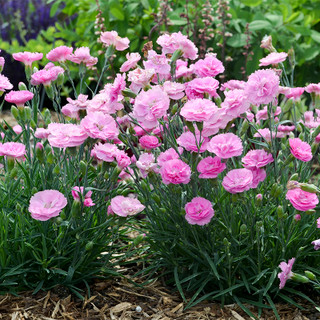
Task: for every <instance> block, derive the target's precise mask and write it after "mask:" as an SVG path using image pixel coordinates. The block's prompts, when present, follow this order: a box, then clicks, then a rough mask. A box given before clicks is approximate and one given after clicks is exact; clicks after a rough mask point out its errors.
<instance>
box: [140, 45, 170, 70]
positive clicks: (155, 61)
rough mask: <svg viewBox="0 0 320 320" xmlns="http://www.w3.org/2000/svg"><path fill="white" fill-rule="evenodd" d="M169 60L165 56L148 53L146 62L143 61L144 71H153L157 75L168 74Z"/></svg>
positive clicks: (152, 52)
mask: <svg viewBox="0 0 320 320" xmlns="http://www.w3.org/2000/svg"><path fill="white" fill-rule="evenodd" d="M169 61H170V60H169V59H168V58H167V57H166V55H165V54H157V53H156V52H155V51H154V50H149V51H148V60H147V61H143V65H144V67H145V69H153V70H154V72H155V73H158V74H169V73H170V65H169Z"/></svg>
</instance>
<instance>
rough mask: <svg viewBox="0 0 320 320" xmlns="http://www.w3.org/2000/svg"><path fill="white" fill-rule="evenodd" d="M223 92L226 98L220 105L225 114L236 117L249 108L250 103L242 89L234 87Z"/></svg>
mask: <svg viewBox="0 0 320 320" xmlns="http://www.w3.org/2000/svg"><path fill="white" fill-rule="evenodd" d="M224 94H225V96H226V98H225V99H224V101H223V102H222V103H221V107H222V108H223V109H225V113H226V114H227V115H229V116H231V117H233V118H237V117H239V116H240V115H241V114H243V113H245V112H246V111H247V110H248V109H249V107H250V103H249V101H248V97H247V96H246V94H245V92H244V90H240V89H234V90H230V91H226V92H225V93H224Z"/></svg>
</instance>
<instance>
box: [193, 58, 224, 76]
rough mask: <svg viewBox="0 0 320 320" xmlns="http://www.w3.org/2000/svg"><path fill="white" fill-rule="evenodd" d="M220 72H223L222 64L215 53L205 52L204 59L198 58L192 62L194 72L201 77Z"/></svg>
mask: <svg viewBox="0 0 320 320" xmlns="http://www.w3.org/2000/svg"><path fill="white" fill-rule="evenodd" d="M222 72H224V66H223V64H222V62H221V61H220V60H219V59H217V58H216V55H215V54H207V55H206V57H205V59H200V60H198V61H197V62H196V63H195V64H194V73H195V74H196V75H197V76H198V77H201V78H202V77H215V76H216V75H218V74H219V73H222Z"/></svg>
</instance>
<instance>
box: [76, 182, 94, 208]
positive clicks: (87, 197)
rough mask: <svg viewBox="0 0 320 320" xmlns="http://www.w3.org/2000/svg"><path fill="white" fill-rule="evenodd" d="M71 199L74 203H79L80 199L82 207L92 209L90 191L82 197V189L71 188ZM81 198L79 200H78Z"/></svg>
mask: <svg viewBox="0 0 320 320" xmlns="http://www.w3.org/2000/svg"><path fill="white" fill-rule="evenodd" d="M71 193H72V197H73V199H74V200H75V201H77V202H80V201H81V199H82V200H83V206H84V207H92V206H94V205H95V203H93V201H92V199H91V196H92V191H88V192H86V194H85V195H84V194H83V193H84V187H77V186H76V187H73V188H72V190H71ZM80 197H81V198H80Z"/></svg>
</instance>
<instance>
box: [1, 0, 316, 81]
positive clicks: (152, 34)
mask: <svg viewBox="0 0 320 320" xmlns="http://www.w3.org/2000/svg"><path fill="white" fill-rule="evenodd" d="M0 4H1V11H0V27H1V39H0V49H1V50H4V51H6V52H8V53H10V54H11V53H14V52H19V51H38V52H43V53H45V54H46V53H47V52H49V51H50V50H51V49H52V48H54V47H56V46H59V45H62V44H65V45H69V46H70V45H72V46H74V47H80V46H88V47H90V51H91V54H92V55H93V56H98V55H99V54H101V53H103V51H101V50H102V46H101V44H99V43H98V42H97V38H98V37H99V34H98V33H99V32H100V31H107V30H116V31H117V32H118V33H119V35H120V36H121V37H125V36H126V37H128V38H129V39H130V42H131V46H130V51H139V52H141V50H142V48H143V45H144V44H145V43H146V42H147V41H150V40H155V39H156V38H157V37H158V36H159V34H160V33H163V32H166V31H168V32H177V31H181V32H183V33H184V34H187V35H188V36H189V37H190V39H191V40H193V41H194V42H195V44H196V45H197V46H198V47H199V48H200V57H202V56H204V54H205V52H207V51H211V52H215V53H217V56H218V58H219V59H221V60H222V61H223V63H224V64H225V66H226V69H227V72H226V74H227V76H228V79H246V76H247V75H248V74H250V73H252V72H253V71H254V70H256V69H257V68H258V64H259V59H261V58H262V57H263V56H265V55H266V54H267V52H265V51H264V49H261V48H260V42H261V40H262V38H263V36H264V35H272V38H273V44H274V46H275V47H276V48H277V50H278V51H286V52H288V51H289V50H290V49H291V48H293V52H294V56H295V64H296V70H295V76H294V79H295V85H296V86H304V85H306V84H307V83H310V82H319V72H320V68H319V66H320V59H319V56H320V6H319V0H241V1H240V0H229V1H228V0H218V1H213V0H198V1H197V2H195V1H192V0H171V1H169V0H120V1H119V0H103V1H101V0H100V1H99V0H77V1H74V0H65V1H62V0H24V1H20V0H0ZM97 17H98V20H97ZM102 18H103V20H102ZM102 22H103V25H101V23H102ZM291 56H292V55H291ZM124 60H125V53H120V54H119V56H117V59H115V64H116V65H120V64H121V63H122V62H123V61H124ZM98 70H99V66H98ZM228 79H220V80H221V81H223V80H228Z"/></svg>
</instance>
